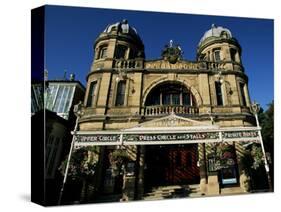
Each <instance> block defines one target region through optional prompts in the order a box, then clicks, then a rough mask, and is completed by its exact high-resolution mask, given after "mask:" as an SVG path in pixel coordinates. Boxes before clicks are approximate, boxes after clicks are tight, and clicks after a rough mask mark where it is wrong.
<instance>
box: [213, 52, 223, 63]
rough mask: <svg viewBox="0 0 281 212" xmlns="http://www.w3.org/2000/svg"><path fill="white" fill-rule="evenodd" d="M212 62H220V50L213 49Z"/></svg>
mask: <svg viewBox="0 0 281 212" xmlns="http://www.w3.org/2000/svg"><path fill="white" fill-rule="evenodd" d="M214 60H215V62H219V61H221V56H220V50H219V49H215V50H214Z"/></svg>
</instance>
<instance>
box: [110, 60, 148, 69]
mask: <svg viewBox="0 0 281 212" xmlns="http://www.w3.org/2000/svg"><path fill="white" fill-rule="evenodd" d="M113 67H114V68H117V69H141V68H143V59H129V60H126V59H114V61H113Z"/></svg>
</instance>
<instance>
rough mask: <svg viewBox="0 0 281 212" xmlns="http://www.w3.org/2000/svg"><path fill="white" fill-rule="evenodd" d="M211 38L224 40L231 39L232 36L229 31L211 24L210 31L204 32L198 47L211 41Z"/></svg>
mask: <svg viewBox="0 0 281 212" xmlns="http://www.w3.org/2000/svg"><path fill="white" fill-rule="evenodd" d="M212 38H214V39H216V38H226V39H231V38H232V34H231V32H230V30H229V29H227V28H224V27H221V26H216V25H215V24H212V27H211V29H209V30H208V31H206V32H205V34H204V35H203V37H202V38H201V40H200V42H199V44H198V47H200V46H202V45H203V44H204V43H207V42H208V41H209V40H212Z"/></svg>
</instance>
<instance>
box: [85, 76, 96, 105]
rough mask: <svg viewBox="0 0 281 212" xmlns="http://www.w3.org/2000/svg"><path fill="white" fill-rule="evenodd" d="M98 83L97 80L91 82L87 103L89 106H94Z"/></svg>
mask: <svg viewBox="0 0 281 212" xmlns="http://www.w3.org/2000/svg"><path fill="white" fill-rule="evenodd" d="M96 85H97V82H96V81H94V82H91V83H90V87H89V93H88V99H87V104H86V106H87V107H91V106H93V101H94V96H95V90H96Z"/></svg>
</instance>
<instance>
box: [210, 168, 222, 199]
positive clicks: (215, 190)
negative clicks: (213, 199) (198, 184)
mask: <svg viewBox="0 0 281 212" xmlns="http://www.w3.org/2000/svg"><path fill="white" fill-rule="evenodd" d="M207 189H208V195H218V194H220V185H219V180H218V173H217V172H209V173H208V187H207Z"/></svg>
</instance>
